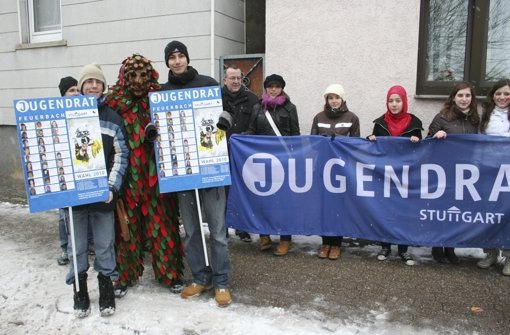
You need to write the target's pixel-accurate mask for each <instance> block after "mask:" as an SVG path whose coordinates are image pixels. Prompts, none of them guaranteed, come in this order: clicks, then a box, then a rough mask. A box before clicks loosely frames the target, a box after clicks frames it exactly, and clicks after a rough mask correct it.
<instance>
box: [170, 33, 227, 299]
mask: <svg viewBox="0 0 510 335" xmlns="http://www.w3.org/2000/svg"><path fill="white" fill-rule="evenodd" d="M189 62H190V60H189V54H188V49H187V48H186V46H185V45H184V44H183V43H182V42H179V41H172V42H170V43H168V44H167V46H166V47H165V64H166V65H167V66H168V68H169V69H170V70H169V71H168V82H166V83H165V84H163V85H162V86H161V90H162V91H165V90H178V89H185V88H195V87H207V86H218V82H217V81H216V80H214V79H213V78H211V77H209V76H204V75H201V74H198V71H197V70H195V69H194V68H193V67H192V66H189ZM199 193H200V198H201V200H202V204H203V205H204V212H205V215H206V217H207V223H208V226H209V232H210V240H211V266H210V267H208V266H206V262H205V255H204V249H203V245H202V236H201V229H200V225H201V224H202V223H201V222H200V220H199V218H198V209H197V201H196V199H195V192H194V191H193V190H188V191H183V192H178V193H177V196H178V199H179V208H180V211H181V218H182V221H183V226H184V230H185V231H186V238H185V241H184V250H185V253H186V257H187V260H188V265H189V267H190V269H191V273H192V276H193V281H192V283H191V284H189V285H188V286H187V287H186V288H185V289H184V290H183V291H182V293H181V297H182V298H184V299H189V298H193V297H196V296H199V295H200V294H202V293H204V292H206V291H207V290H209V289H211V287H212V286H214V288H215V300H216V303H217V305H218V306H220V307H226V306H228V305H230V303H231V302H232V297H231V295H230V289H229V274H230V268H231V266H230V255H229V252H228V241H227V237H226V233H227V227H226V226H225V209H226V195H225V188H224V187H212V188H205V189H200V190H199Z"/></svg>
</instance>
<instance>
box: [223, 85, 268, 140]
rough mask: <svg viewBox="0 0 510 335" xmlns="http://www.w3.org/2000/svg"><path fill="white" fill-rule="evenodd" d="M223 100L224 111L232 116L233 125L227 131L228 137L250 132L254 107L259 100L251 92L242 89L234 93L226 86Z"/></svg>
mask: <svg viewBox="0 0 510 335" xmlns="http://www.w3.org/2000/svg"><path fill="white" fill-rule="evenodd" d="M221 94H222V98H223V110H225V111H227V112H228V113H230V114H231V115H232V125H231V127H230V129H228V130H227V136H228V137H229V138H230V136H231V135H232V134H241V133H243V132H245V131H247V130H248V128H249V126H250V118H251V115H252V113H253V107H254V106H255V105H257V103H258V101H259V98H257V96H256V95H255V94H253V93H252V92H250V91H247V90H244V89H241V90H240V91H239V92H235V93H232V92H230V91H229V90H228V89H227V88H226V87H225V86H223V88H222V89H221Z"/></svg>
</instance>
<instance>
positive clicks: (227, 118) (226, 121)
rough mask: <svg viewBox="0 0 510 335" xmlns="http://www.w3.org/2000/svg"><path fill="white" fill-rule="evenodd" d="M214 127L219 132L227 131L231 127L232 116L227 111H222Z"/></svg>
mask: <svg viewBox="0 0 510 335" xmlns="http://www.w3.org/2000/svg"><path fill="white" fill-rule="evenodd" d="M216 127H218V129H221V130H225V131H227V130H228V129H230V127H232V114H230V113H229V112H227V111H223V112H221V114H220V118H219V119H218V123H217V124H216Z"/></svg>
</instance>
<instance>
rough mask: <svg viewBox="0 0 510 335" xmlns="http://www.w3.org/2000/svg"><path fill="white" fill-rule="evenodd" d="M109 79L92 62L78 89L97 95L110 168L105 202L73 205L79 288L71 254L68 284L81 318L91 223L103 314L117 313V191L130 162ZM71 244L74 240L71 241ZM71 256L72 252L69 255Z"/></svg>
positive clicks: (84, 309) (84, 307)
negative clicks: (108, 96)
mask: <svg viewBox="0 0 510 335" xmlns="http://www.w3.org/2000/svg"><path fill="white" fill-rule="evenodd" d="M106 87H107V86H106V78H105V76H104V74H103V71H102V69H101V67H100V66H99V65H98V64H89V65H86V66H84V67H83V68H82V70H81V72H80V79H79V81H78V89H79V90H80V92H81V93H82V94H84V95H94V96H95V98H96V99H97V104H98V111H99V123H100V126H101V139H102V146H103V152H104V156H105V162H106V165H107V166H106V168H107V171H108V186H109V189H110V192H109V198H108V200H107V201H105V202H97V203H92V204H87V205H82V206H75V207H73V222H74V233H75V244H76V245H73V246H72V247H73V248H74V249H75V250H76V263H77V267H78V276H77V277H78V282H79V291H77V287H76V282H75V279H76V275H75V273H74V267H73V264H74V261H75V260H74V259H73V257H70V261H71V262H70V265H69V273H68V274H67V276H66V283H67V284H69V285H71V284H73V287H74V310H75V313H76V315H77V316H78V317H86V316H88V315H89V313H90V299H89V294H88V290H87V270H88V269H89V262H88V255H87V246H88V241H87V227H88V225H89V224H90V225H91V226H92V232H93V236H94V250H95V254H96V258H95V261H94V269H95V270H96V271H97V272H98V276H97V278H98V282H99V311H100V312H101V316H108V315H112V314H113V313H114V312H115V295H114V290H113V284H112V281H113V280H117V278H118V272H117V270H116V263H115V249H114V238H115V223H114V209H115V203H116V200H117V192H118V191H119V190H120V188H121V186H122V181H123V176H124V174H125V172H126V168H127V165H128V155H129V152H128V148H127V146H126V141H125V138H126V136H125V132H124V126H123V121H122V118H121V117H120V116H119V115H118V114H117V113H116V112H115V111H113V110H112V109H110V108H108V107H107V106H106V105H105V103H104V102H105V99H104V91H105V90H106ZM69 243H71V241H69ZM70 256H71V255H70Z"/></svg>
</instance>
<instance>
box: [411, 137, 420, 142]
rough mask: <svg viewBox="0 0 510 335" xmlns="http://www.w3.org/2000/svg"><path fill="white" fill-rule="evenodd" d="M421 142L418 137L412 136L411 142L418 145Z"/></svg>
mask: <svg viewBox="0 0 510 335" xmlns="http://www.w3.org/2000/svg"><path fill="white" fill-rule="evenodd" d="M419 140H420V139H419V138H418V136H414V135H413V136H411V142H413V143H416V142H418V141H419Z"/></svg>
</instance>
